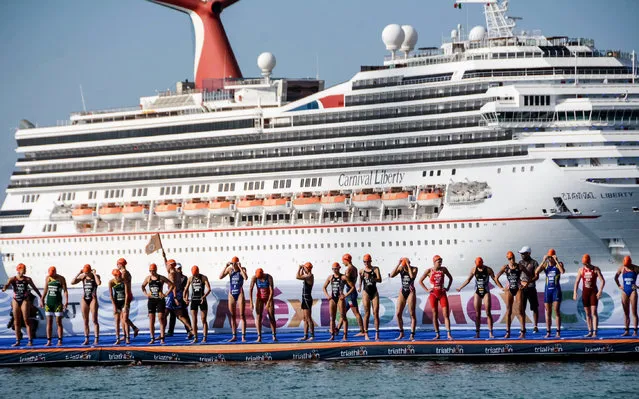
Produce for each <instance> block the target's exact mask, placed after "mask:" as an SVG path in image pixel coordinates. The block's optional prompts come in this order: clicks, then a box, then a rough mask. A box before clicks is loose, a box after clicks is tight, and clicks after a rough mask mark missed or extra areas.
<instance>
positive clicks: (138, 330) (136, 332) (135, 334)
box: [133, 328, 140, 338]
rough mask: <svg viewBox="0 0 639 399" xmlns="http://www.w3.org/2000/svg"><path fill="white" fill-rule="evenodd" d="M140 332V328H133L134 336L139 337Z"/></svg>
mask: <svg viewBox="0 0 639 399" xmlns="http://www.w3.org/2000/svg"><path fill="white" fill-rule="evenodd" d="M139 332H140V329H139V328H135V329H133V338H135V337H137V336H138V333H139Z"/></svg>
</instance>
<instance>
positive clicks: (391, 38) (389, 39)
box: [382, 24, 404, 51]
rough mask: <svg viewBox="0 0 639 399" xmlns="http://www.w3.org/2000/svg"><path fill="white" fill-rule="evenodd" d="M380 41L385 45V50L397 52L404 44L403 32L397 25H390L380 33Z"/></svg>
mask: <svg viewBox="0 0 639 399" xmlns="http://www.w3.org/2000/svg"><path fill="white" fill-rule="evenodd" d="M382 41H383V42H384V44H385V45H386V50H391V51H395V50H399V48H400V47H401V45H402V43H403V42H404V31H403V30H402V27H401V26H399V25H397V24H391V25H388V26H387V27H385V28H384V31H383V32H382Z"/></svg>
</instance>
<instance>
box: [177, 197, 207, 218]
mask: <svg viewBox="0 0 639 399" xmlns="http://www.w3.org/2000/svg"><path fill="white" fill-rule="evenodd" d="M208 207H209V205H208V204H207V203H206V202H199V201H190V202H187V203H186V204H184V206H183V207H182V212H184V214H185V215H186V216H207V215H208V214H209V209H208Z"/></svg>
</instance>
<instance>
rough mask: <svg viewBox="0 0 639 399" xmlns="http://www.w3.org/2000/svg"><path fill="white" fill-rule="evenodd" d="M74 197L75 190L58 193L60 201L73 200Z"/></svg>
mask: <svg viewBox="0 0 639 399" xmlns="http://www.w3.org/2000/svg"><path fill="white" fill-rule="evenodd" d="M74 199H75V193H74V192H70V193H60V195H58V201H73V200H74Z"/></svg>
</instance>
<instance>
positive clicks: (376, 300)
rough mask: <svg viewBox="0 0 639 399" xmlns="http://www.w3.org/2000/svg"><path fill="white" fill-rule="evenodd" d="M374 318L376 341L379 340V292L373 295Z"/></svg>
mask: <svg viewBox="0 0 639 399" xmlns="http://www.w3.org/2000/svg"><path fill="white" fill-rule="evenodd" d="M372 302H373V320H374V321H375V341H379V293H377V294H375V296H374V297H373V301H372Z"/></svg>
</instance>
